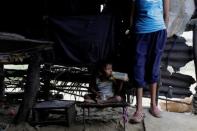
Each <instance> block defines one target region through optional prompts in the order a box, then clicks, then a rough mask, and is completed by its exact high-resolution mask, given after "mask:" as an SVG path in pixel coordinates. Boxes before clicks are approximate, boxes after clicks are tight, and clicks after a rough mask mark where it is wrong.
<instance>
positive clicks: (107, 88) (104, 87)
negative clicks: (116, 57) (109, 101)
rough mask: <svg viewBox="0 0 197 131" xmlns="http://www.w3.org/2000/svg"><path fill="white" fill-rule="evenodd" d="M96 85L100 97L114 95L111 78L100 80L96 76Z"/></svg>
mask: <svg viewBox="0 0 197 131" xmlns="http://www.w3.org/2000/svg"><path fill="white" fill-rule="evenodd" d="M96 85H97V88H98V91H99V93H100V94H101V99H106V98H109V97H113V96H114V92H113V81H111V80H106V81H101V80H100V79H99V78H97V79H96ZM104 97H105V98H104Z"/></svg>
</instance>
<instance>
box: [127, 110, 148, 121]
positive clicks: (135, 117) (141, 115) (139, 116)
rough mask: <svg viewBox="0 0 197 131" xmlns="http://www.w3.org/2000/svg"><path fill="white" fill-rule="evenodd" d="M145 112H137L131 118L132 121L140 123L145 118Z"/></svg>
mask: <svg viewBox="0 0 197 131" xmlns="http://www.w3.org/2000/svg"><path fill="white" fill-rule="evenodd" d="M144 117H145V114H144V113H143V112H137V111H136V112H135V113H134V114H133V115H132V118H131V119H130V121H129V122H130V123H140V122H142V121H143V120H144Z"/></svg>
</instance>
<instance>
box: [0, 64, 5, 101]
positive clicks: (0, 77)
mask: <svg viewBox="0 0 197 131" xmlns="http://www.w3.org/2000/svg"><path fill="white" fill-rule="evenodd" d="M4 96H5V85H4V67H3V64H0V98H3V97H4Z"/></svg>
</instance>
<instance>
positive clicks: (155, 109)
mask: <svg viewBox="0 0 197 131" xmlns="http://www.w3.org/2000/svg"><path fill="white" fill-rule="evenodd" d="M149 112H150V114H151V115H152V116H154V117H157V118H161V117H162V116H161V111H160V110H159V108H158V107H157V106H155V107H151V108H150V109H149Z"/></svg>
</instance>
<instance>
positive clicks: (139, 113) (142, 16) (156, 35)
mask: <svg viewBox="0 0 197 131" xmlns="http://www.w3.org/2000/svg"><path fill="white" fill-rule="evenodd" d="M130 20H131V21H130V23H131V30H132V31H133V36H134V37H133V38H134V41H133V42H134V45H135V48H134V49H135V51H134V53H135V54H134V64H133V80H134V85H135V86H136V88H137V90H136V99H137V105H136V111H135V113H134V114H133V116H132V119H131V121H132V122H136V123H139V122H141V121H142V120H143V118H144V113H143V107H142V96H143V88H144V87H145V86H146V85H147V84H148V85H149V86H150V95H151V103H150V113H151V114H152V115H153V116H154V117H161V112H160V110H159V109H158V107H157V103H156V94H157V93H156V91H157V82H158V79H159V67H160V61H161V56H162V52H163V49H164V46H165V43H166V38H167V33H166V27H167V25H168V20H169V0H132V11H131V19H130ZM132 44H133V43H132Z"/></svg>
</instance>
